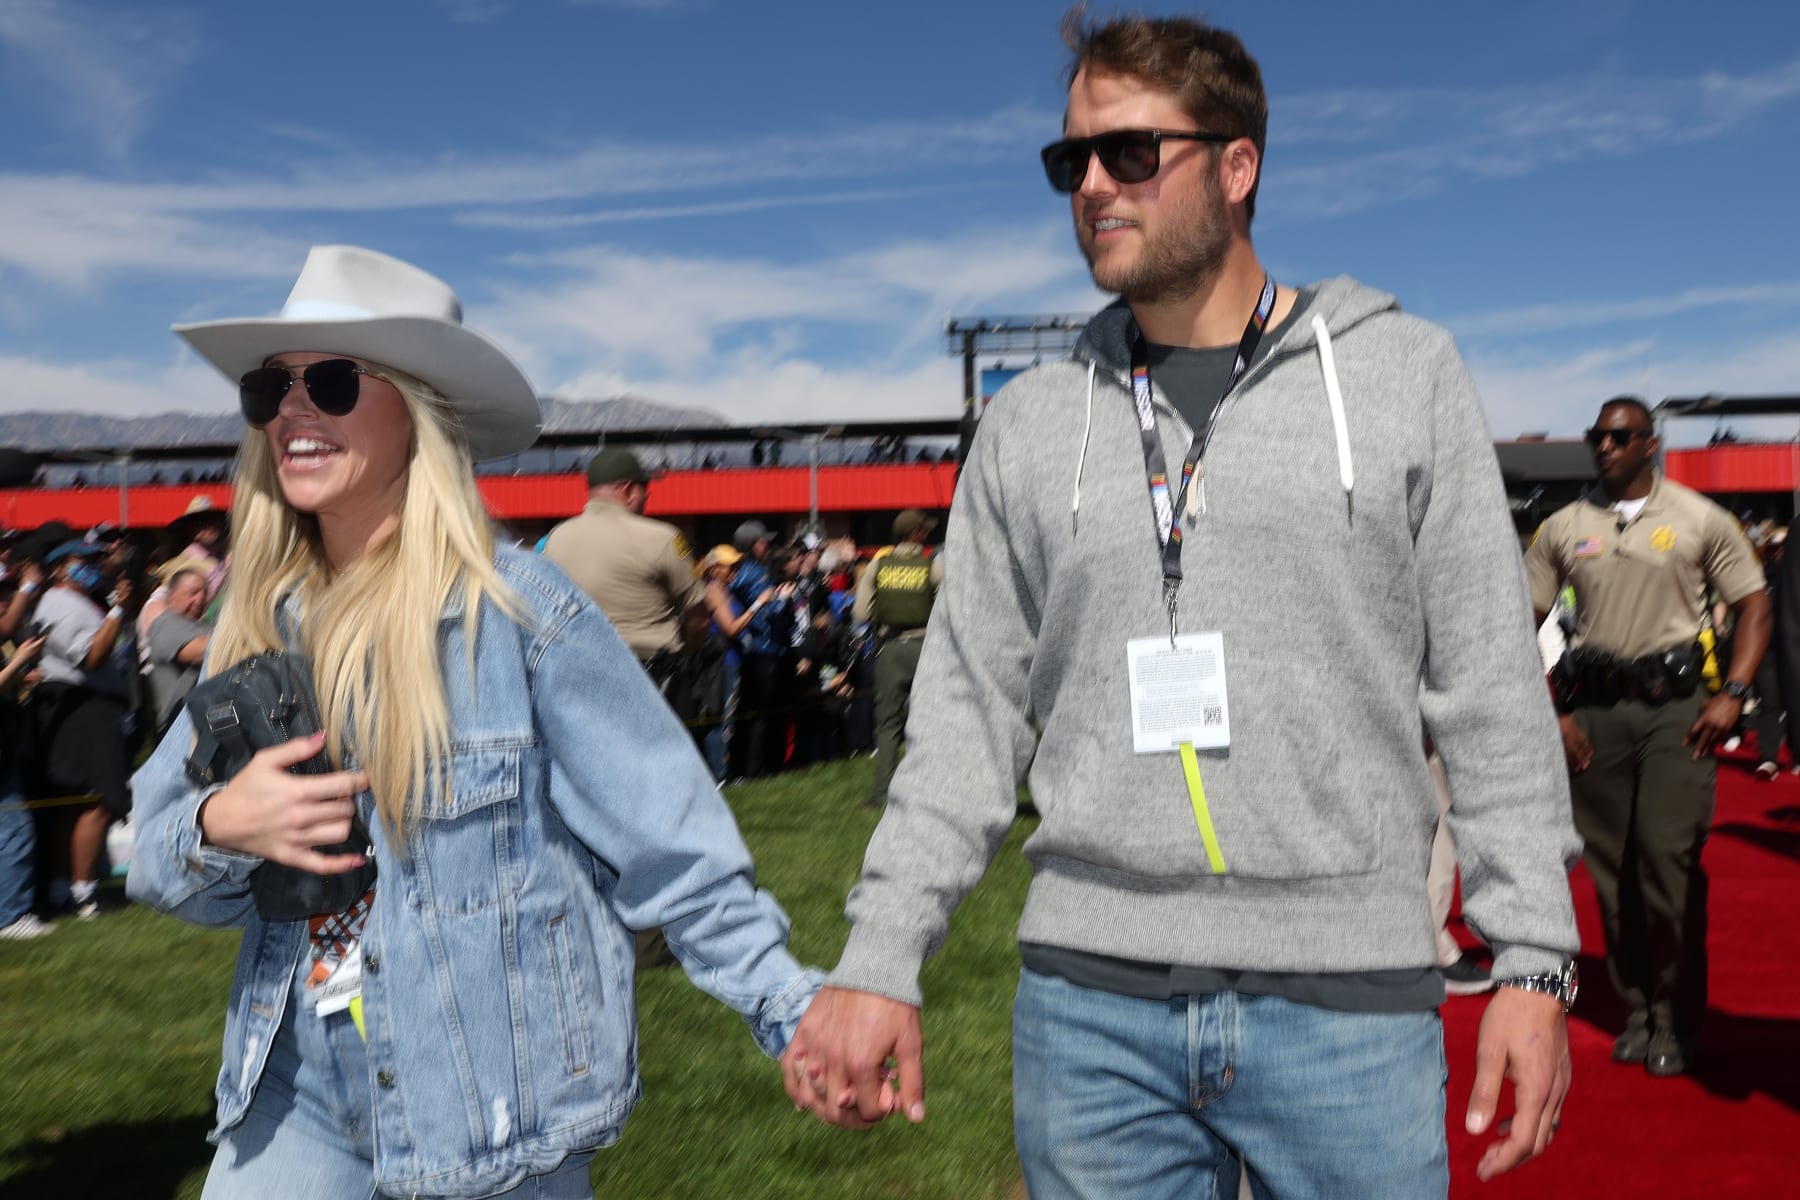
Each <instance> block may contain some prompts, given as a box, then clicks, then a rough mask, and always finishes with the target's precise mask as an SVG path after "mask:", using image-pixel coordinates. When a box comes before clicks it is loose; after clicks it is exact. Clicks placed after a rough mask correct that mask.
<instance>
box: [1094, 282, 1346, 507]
mask: <svg viewBox="0 0 1800 1200" xmlns="http://www.w3.org/2000/svg"><path fill="white" fill-rule="evenodd" d="M1312 330H1313V340H1314V341H1315V342H1316V343H1317V345H1318V348H1319V371H1320V373H1321V374H1322V375H1323V376H1324V377H1325V401H1326V403H1327V404H1328V405H1329V406H1330V408H1331V432H1332V435H1333V437H1334V438H1335V439H1336V441H1337V460H1338V482H1339V483H1341V484H1342V485H1343V488H1344V503H1345V505H1346V506H1348V507H1350V509H1351V511H1352V513H1353V514H1354V506H1355V495H1354V491H1355V488H1356V471H1355V467H1354V465H1353V464H1352V462H1351V459H1350V423H1349V421H1348V420H1347V419H1346V418H1345V416H1344V390H1343V388H1342V387H1340V386H1339V384H1338V374H1337V360H1336V359H1335V358H1334V357H1333V356H1332V353H1331V331H1330V330H1329V329H1327V328H1326V326H1325V318H1324V317H1322V316H1319V315H1318V314H1316V313H1315V314H1314V315H1313V319H1312ZM1096 370H1097V366H1096V364H1095V362H1094V360H1092V359H1089V360H1088V378H1087V418H1086V420H1085V421H1084V422H1083V423H1082V426H1081V452H1080V454H1079V456H1078V457H1077V458H1076V460H1075V497H1074V500H1073V502H1072V503H1071V504H1070V506H1069V525H1070V530H1071V532H1074V531H1076V530H1078V529H1079V525H1080V519H1081V475H1082V472H1083V470H1085V469H1086V467H1087V453H1088V443H1089V441H1090V440H1091V439H1092V437H1093V432H1094V376H1095V372H1096ZM1194 482H1195V484H1196V488H1194V489H1190V495H1189V497H1188V507H1189V514H1188V515H1189V517H1190V518H1191V517H1192V516H1193V515H1194V513H1193V509H1194V508H1195V507H1198V508H1199V509H1200V510H1201V511H1204V510H1205V505H1206V500H1205V492H1204V491H1200V490H1198V489H1201V488H1204V487H1205V486H1206V485H1205V484H1204V483H1203V482H1201V480H1199V479H1196V480H1195V481H1194Z"/></svg>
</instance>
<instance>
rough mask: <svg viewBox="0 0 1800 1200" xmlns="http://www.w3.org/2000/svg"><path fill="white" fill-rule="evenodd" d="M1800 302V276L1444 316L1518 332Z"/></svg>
mask: <svg viewBox="0 0 1800 1200" xmlns="http://www.w3.org/2000/svg"><path fill="white" fill-rule="evenodd" d="M1794 305H1800V280H1797V281H1793V282H1788V283H1760V284H1748V285H1745V286H1741V287H1698V288H1687V289H1685V290H1683V291H1680V292H1676V293H1674V294H1672V295H1667V296H1641V297H1637V298H1635V299H1631V300H1585V301H1578V300H1571V301H1560V302H1557V303H1554V304H1533V305H1528V306H1526V307H1524V308H1508V309H1500V310H1497V311H1494V312H1485V313H1471V314H1469V315H1467V316H1460V317H1458V316H1452V317H1446V318H1444V319H1443V321H1444V324H1445V325H1447V326H1449V328H1450V329H1451V330H1452V331H1454V332H1455V333H1457V334H1458V335H1460V336H1463V337H1491V336H1495V335H1499V336H1520V335H1524V334H1539V333H1556V332H1559V331H1562V330H1568V329H1591V328H1596V327H1600V326H1605V325H1618V324H1623V323H1625V322H1631V321H1654V320H1660V319H1662V318H1665V317H1674V316H1680V315H1681V314H1683V313H1690V312H1699V311H1701V310H1704V309H1711V308H1740V309H1743V310H1745V311H1749V310H1752V309H1755V308H1770V307H1776V308H1786V307H1792V306H1794Z"/></svg>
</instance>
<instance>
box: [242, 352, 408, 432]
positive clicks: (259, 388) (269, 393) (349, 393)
mask: <svg viewBox="0 0 1800 1200" xmlns="http://www.w3.org/2000/svg"><path fill="white" fill-rule="evenodd" d="M362 375H373V376H375V378H377V379H380V378H381V374H380V373H379V372H377V371H372V370H370V369H369V368H368V367H359V366H357V365H356V364H355V363H354V362H352V361H350V360H349V359H347V358H327V359H324V360H322V361H320V362H316V363H308V364H306V366H304V367H301V368H299V369H298V370H296V369H295V368H293V367H258V368H256V370H254V371H246V372H244V377H243V378H242V379H240V380H238V403H239V404H241V405H242V406H243V409H244V420H246V421H248V422H249V423H250V425H251V426H252V427H253V428H256V429H261V428H262V427H263V426H264V425H267V424H268V423H269V422H270V421H273V420H274V419H275V414H276V413H278V412H280V411H281V400H282V397H284V396H286V395H287V394H288V389H290V388H292V387H293V386H294V379H295V377H296V376H298V377H299V378H300V380H301V381H302V382H303V383H305V384H306V396H307V399H309V400H311V401H312V406H313V407H314V408H316V409H318V410H319V411H320V412H322V413H329V414H330V415H332V416H334V417H341V416H344V415H345V414H346V413H348V412H349V411H350V410H351V409H353V408H355V407H356V400H357V396H358V395H359V394H360V393H361V391H362V380H361V379H360V378H358V376H362Z"/></svg>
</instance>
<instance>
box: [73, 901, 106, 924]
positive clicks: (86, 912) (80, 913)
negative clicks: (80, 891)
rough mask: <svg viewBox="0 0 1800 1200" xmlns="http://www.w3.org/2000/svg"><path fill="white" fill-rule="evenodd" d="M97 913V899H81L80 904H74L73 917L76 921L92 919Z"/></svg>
mask: <svg viewBox="0 0 1800 1200" xmlns="http://www.w3.org/2000/svg"><path fill="white" fill-rule="evenodd" d="M99 915H100V901H98V900H83V901H82V902H81V903H80V904H77V905H76V906H75V919H76V920H77V921H92V920H93V919H94V918H95V917H97V916H99Z"/></svg>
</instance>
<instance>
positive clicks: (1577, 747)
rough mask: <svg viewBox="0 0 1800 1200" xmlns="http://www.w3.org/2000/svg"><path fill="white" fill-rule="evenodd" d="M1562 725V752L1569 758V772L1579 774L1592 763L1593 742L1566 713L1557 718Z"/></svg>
mask: <svg viewBox="0 0 1800 1200" xmlns="http://www.w3.org/2000/svg"><path fill="white" fill-rule="evenodd" d="M1557 723H1558V724H1559V725H1561V726H1562V741H1563V754H1564V755H1565V756H1567V757H1568V760H1569V774H1571V775H1579V774H1581V773H1582V772H1583V771H1585V770H1587V769H1588V768H1589V767H1591V766H1593V765H1594V744H1593V743H1592V742H1590V741H1588V736H1587V734H1585V733H1583V732H1582V731H1581V726H1579V725H1577V724H1576V723H1575V718H1574V717H1572V716H1570V715H1569V714H1567V713H1564V714H1563V715H1562V716H1560V717H1558V718H1557Z"/></svg>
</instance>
